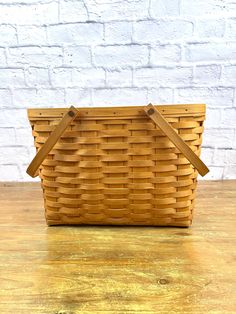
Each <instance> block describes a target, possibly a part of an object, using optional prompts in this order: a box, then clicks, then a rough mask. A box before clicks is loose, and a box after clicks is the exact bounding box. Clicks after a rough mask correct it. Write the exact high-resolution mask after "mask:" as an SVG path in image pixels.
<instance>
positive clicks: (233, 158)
mask: <svg viewBox="0 0 236 314" xmlns="http://www.w3.org/2000/svg"><path fill="white" fill-rule="evenodd" d="M226 162H227V163H228V164H229V165H236V150H231V149H228V150H227V151H226Z"/></svg>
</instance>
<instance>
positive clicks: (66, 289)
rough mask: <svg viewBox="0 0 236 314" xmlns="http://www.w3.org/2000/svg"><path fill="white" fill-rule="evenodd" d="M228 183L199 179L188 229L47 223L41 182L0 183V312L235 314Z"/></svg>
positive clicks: (234, 238)
mask: <svg viewBox="0 0 236 314" xmlns="http://www.w3.org/2000/svg"><path fill="white" fill-rule="evenodd" d="M235 191H236V181H224V182H202V181H201V182H199V186H198V190H197V200H196V206H195V212H194V221H193V225H192V227H190V228H163V227H109V226H98V227H95V226H90V227H87V226H77V227H47V226H46V224H45V219H44V211H43V196H42V192H41V188H40V185H39V184H38V183H35V184H6V185H5V186H4V185H3V184H2V185H1V187H0V204H1V216H0V231H1V238H0V240H1V241H0V277H1V279H0V312H1V313H2V314H9V313H14V314H15V313H17V314H26V313H30V314H75V313H83V314H86V313H109V314H110V313H119V314H123V313H127V314H130V313H142V314H144V313H147V314H150V313H161V314H162V313H164V314H165V313H168V314H169V313H170V314H171V313H181V314H182V313H193V314H198V313H204V314H205V313H214V314H216V313H217V314H218V313H219V314H225V313H227V314H229V313H236V265H235V259H236V253H235V243H236V219H235V218H236V192H235Z"/></svg>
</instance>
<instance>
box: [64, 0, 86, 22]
mask: <svg viewBox="0 0 236 314" xmlns="http://www.w3.org/2000/svg"><path fill="white" fill-rule="evenodd" d="M87 19H88V13H87V9H86V6H85V3H84V1H78V0H77V1H60V22H62V23H67V22H68V23H71V22H85V21H86V20H87Z"/></svg>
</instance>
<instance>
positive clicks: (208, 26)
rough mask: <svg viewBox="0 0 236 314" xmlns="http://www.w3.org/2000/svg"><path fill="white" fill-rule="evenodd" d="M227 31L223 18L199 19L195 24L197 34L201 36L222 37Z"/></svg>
mask: <svg viewBox="0 0 236 314" xmlns="http://www.w3.org/2000/svg"><path fill="white" fill-rule="evenodd" d="M224 33H225V21H224V20H223V19H218V20H216V19H198V20H197V22H196V24H195V35H196V36H197V37H199V38H201V39H202V38H212V37H215V38H221V37H223V36H224Z"/></svg>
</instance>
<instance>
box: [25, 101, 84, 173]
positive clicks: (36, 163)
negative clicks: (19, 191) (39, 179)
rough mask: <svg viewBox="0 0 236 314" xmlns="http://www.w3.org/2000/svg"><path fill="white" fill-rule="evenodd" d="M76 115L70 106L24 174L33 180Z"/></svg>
mask: <svg viewBox="0 0 236 314" xmlns="http://www.w3.org/2000/svg"><path fill="white" fill-rule="evenodd" d="M78 114H79V111H78V110H77V109H76V108H75V107H73V106H71V107H70V109H69V111H68V112H67V113H66V114H65V115H64V117H63V118H62V120H61V121H60V123H59V124H58V125H57V126H56V128H55V130H54V131H52V133H51V135H50V136H49V137H48V139H47V140H46V142H45V143H44V145H43V146H42V147H41V149H40V150H39V151H38V152H37V154H36V156H35V157H34V159H33V160H32V161H31V163H30V165H29V167H28V168H27V170H26V172H27V173H28V174H29V175H30V176H31V177H33V178H34V177H36V176H37V172H38V169H39V167H40V165H41V164H42V162H43V161H44V159H45V158H46V157H47V155H48V153H49V152H50V151H51V150H52V149H53V147H54V146H55V144H56V143H57V141H58V139H59V138H60V137H61V135H62V134H63V132H64V131H65V129H66V128H67V126H68V125H69V124H70V123H71V122H72V121H73V120H74V119H75V118H76V117H77V116H78Z"/></svg>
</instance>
